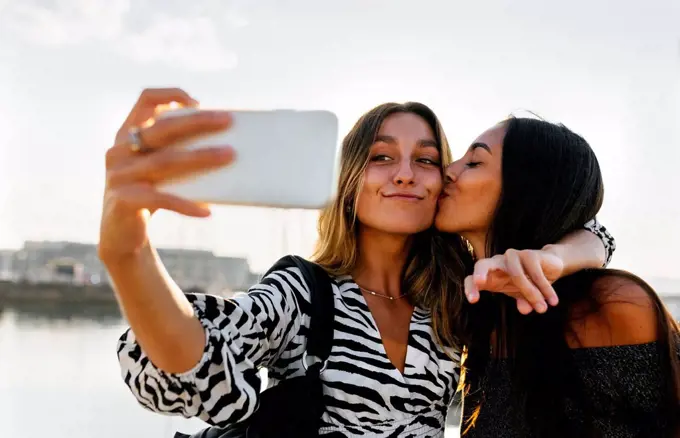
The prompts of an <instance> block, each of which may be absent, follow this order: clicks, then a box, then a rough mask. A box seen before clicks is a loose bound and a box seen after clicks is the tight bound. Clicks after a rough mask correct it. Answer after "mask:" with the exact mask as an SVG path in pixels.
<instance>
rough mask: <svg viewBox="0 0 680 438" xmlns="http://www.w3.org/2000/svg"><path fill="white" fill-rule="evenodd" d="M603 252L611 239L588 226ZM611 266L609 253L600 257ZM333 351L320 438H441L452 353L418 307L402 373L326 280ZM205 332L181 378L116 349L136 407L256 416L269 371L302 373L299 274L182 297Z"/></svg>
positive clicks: (337, 286)
mask: <svg viewBox="0 0 680 438" xmlns="http://www.w3.org/2000/svg"><path fill="white" fill-rule="evenodd" d="M594 227H595V228H596V231H597V233H596V234H598V235H599V236H605V238H604V239H603V241H605V245H606V246H607V248H608V251H609V252H611V251H612V250H613V245H609V244H608V243H607V242H609V241H613V239H611V237H610V236H609V234H608V233H607V232H606V230H604V228H603V227H601V226H599V225H598V224H595V225H594ZM607 258H608V259H609V255H608V256H607ZM332 289H333V294H334V299H335V330H334V344H333V347H332V350H331V354H330V357H329V359H328V363H327V368H326V370H325V371H324V372H323V373H322V376H321V377H322V380H323V382H324V386H325V387H324V392H325V401H326V411H325V413H324V415H323V418H322V427H321V429H320V434H321V435H328V436H332V437H356V436H371V437H388V436H390V437H392V436H409V437H442V436H443V434H444V428H445V422H446V413H447V410H448V406H449V404H450V403H451V401H452V400H453V396H454V393H455V390H456V386H457V384H458V376H459V362H460V360H459V359H460V358H459V354H458V351H454V350H453V349H448V350H447V351H445V350H444V349H442V348H441V347H440V346H438V345H437V343H436V342H435V338H434V333H433V331H432V328H431V318H430V314H429V313H428V312H426V311H425V310H423V309H419V308H416V309H414V311H413V315H412V318H411V323H410V331H409V340H408V349H407V353H406V365H405V368H404V372H403V374H402V373H401V372H399V371H398V370H397V369H396V368H395V367H394V366H393V365H392V363H391V362H390V360H389V359H388V357H387V354H386V352H385V349H384V347H383V344H382V341H381V338H380V333H379V332H378V329H377V326H376V323H375V321H374V320H373V317H372V315H371V312H370V311H369V308H368V306H367V304H366V301H365V300H364V298H363V295H362V293H361V291H360V289H359V288H358V286H357V285H356V283H354V281H353V280H352V279H351V278H350V277H338V278H335V279H333V285H332ZM187 296H188V298H189V301H190V302H191V303H192V305H193V307H194V309H195V313H196V316H197V318H198V319H199V321H201V323H202V324H203V326H204V327H205V333H206V339H207V342H206V346H205V351H204V354H203V357H202V358H201V360H200V362H199V363H198V364H197V365H196V366H195V367H194V368H193V369H192V370H189V371H187V372H185V373H182V374H169V373H165V372H163V371H161V370H159V369H157V368H156V367H154V365H153V364H152V363H151V361H150V360H149V359H148V358H147V357H146V355H145V354H144V352H143V351H142V350H141V348H140V347H139V345H138V344H137V343H136V341H135V337H134V334H133V333H132V331H131V330H128V331H126V332H125V333H124V334H123V336H122V337H121V338H120V341H119V344H118V357H119V361H120V366H121V370H122V376H123V378H124V380H125V383H126V384H127V385H128V387H129V388H130V390H131V391H132V393H133V394H134V396H135V397H136V398H137V400H138V401H139V403H140V404H142V405H143V406H145V407H146V408H148V409H150V410H152V411H155V412H161V413H167V414H176V415H182V416H185V417H198V418H201V419H203V420H204V421H206V422H208V423H210V424H213V425H220V426H226V425H228V424H233V423H235V422H238V421H240V420H244V419H246V418H248V417H249V416H250V415H251V414H252V413H253V412H254V410H255V409H256V407H257V401H258V398H259V393H260V389H261V381H260V377H259V374H258V373H257V370H259V369H260V368H263V367H264V368H267V369H268V372H269V386H273V385H276V384H277V382H279V381H281V380H283V379H287V378H290V377H295V376H300V375H303V374H304V368H303V366H302V353H303V351H304V346H305V334H306V330H308V328H309V321H310V318H309V315H308V313H307V308H308V305H309V297H310V295H309V289H308V287H307V284H306V283H305V281H304V279H303V277H302V275H301V273H300V271H299V270H298V269H297V268H288V269H286V270H280V271H275V272H272V273H271V274H269V275H268V276H266V277H265V278H263V279H262V281H261V282H260V284H257V285H255V286H253V287H252V288H251V289H250V290H249V292H248V293H247V294H242V295H240V296H237V297H234V298H232V299H223V298H220V297H216V296H210V295H201V294H188V295H187Z"/></svg>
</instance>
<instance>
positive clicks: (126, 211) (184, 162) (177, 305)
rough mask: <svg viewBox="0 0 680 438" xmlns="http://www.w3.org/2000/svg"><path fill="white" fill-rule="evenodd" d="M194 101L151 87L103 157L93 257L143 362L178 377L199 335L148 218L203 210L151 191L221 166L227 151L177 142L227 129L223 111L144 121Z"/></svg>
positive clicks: (192, 357)
mask: <svg viewBox="0 0 680 438" xmlns="http://www.w3.org/2000/svg"><path fill="white" fill-rule="evenodd" d="M170 102H179V103H180V104H183V105H192V104H194V103H195V101H194V100H193V99H192V98H191V97H190V96H189V95H188V94H186V93H185V92H183V91H182V90H178V89H150V90H145V91H144V92H142V94H141V95H140V97H139V99H138V101H137V103H136V104H135V106H134V107H133V108H132V110H131V111H130V114H129V115H128V117H127V119H126V120H125V122H124V123H123V125H122V126H121V128H120V130H119V131H118V134H117V136H116V141H115V144H114V146H112V147H111V148H110V149H109V150H108V151H107V153H106V185H105V189H104V204H103V209H102V218H101V225H100V236H99V256H100V258H101V260H102V262H103V263H104V265H105V266H106V268H107V270H108V272H109V274H110V276H111V279H112V282H113V285H114V289H115V292H116V297H117V298H118V302H119V304H120V305H121V308H122V310H123V313H124V314H125V316H127V318H128V321H129V322H130V325H131V327H132V329H133V330H134V332H135V333H136V335H137V337H138V339H139V342H140V345H142V347H143V348H144V350H145V351H146V352H147V354H148V355H149V358H150V359H151V360H152V361H153V362H154V363H155V364H156V365H157V366H159V367H160V368H161V369H163V370H165V371H168V372H182V371H186V370H188V369H190V368H192V367H193V366H194V365H195V364H196V363H197V362H198V360H199V358H200V355H201V351H202V350H203V345H204V344H205V337H204V336H205V335H204V333H203V329H202V327H201V325H200V323H199V322H198V321H197V320H196V318H195V317H194V315H193V311H192V308H191V306H190V305H189V302H188V301H187V299H186V298H185V297H184V295H183V294H182V292H181V291H180V289H179V287H177V285H176V284H175V282H174V281H173V280H172V279H171V278H170V276H169V275H168V273H167V272H166V270H165V268H164V267H163V265H162V263H161V262H160V260H159V258H158V256H157V254H156V252H155V251H154V250H153V248H152V247H151V244H150V243H149V237H148V230H147V228H148V222H149V216H150V212H154V211H156V210H158V209H165V210H170V211H175V212H177V213H180V214H183V215H186V216H193V217H205V216H208V215H210V211H209V210H208V209H207V208H205V207H204V206H201V205H198V204H196V203H194V202H191V201H188V200H186V199H182V198H179V197H176V196H172V195H168V194H165V193H162V192H160V191H158V190H157V189H156V185H157V184H159V183H162V182H164V181H167V180H169V179H174V178H180V177H186V176H190V175H192V174H195V173H197V172H203V171H208V170H211V169H215V168H218V167H221V166H224V165H226V164H228V163H229V162H231V161H232V159H233V151H232V150H231V149H229V148H224V147H222V148H220V147H215V148H211V149H203V150H201V151H188V150H183V149H178V148H172V147H168V146H170V145H172V144H174V143H176V142H177V141H181V140H184V139H187V138H189V137H193V136H196V135H199V134H203V133H206V132H211V131H215V130H218V129H225V128H226V127H227V126H228V125H229V120H230V119H229V116H228V114H225V113H223V112H210V111H204V112H199V113H196V114H193V115H190V116H185V117H178V118H176V119H173V120H169V119H168V120H162V121H159V122H157V123H149V122H148V121H149V120H151V119H152V117H153V116H154V114H155V112H156V109H157V107H158V105H164V104H168V103H170Z"/></svg>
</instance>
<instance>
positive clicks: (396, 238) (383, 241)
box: [352, 227, 411, 298]
mask: <svg viewBox="0 0 680 438" xmlns="http://www.w3.org/2000/svg"><path fill="white" fill-rule="evenodd" d="M358 245H359V257H358V260H357V264H356V267H355V268H354V271H353V272H352V277H353V278H354V281H355V282H356V283H357V284H358V285H359V286H360V287H361V288H364V289H367V290H370V291H373V292H376V293H379V294H381V295H387V296H390V297H394V298H397V297H399V296H400V295H401V293H402V292H401V273H402V271H403V269H404V265H405V264H406V257H407V256H408V251H409V249H410V246H411V239H410V236H405V235H395V234H388V233H385V232H382V231H377V230H375V229H372V228H368V227H361V229H360V230H359V236H358Z"/></svg>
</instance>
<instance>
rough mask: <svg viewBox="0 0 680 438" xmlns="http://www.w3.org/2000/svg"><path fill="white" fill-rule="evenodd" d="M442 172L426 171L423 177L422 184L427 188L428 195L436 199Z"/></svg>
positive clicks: (440, 185)
mask: <svg viewBox="0 0 680 438" xmlns="http://www.w3.org/2000/svg"><path fill="white" fill-rule="evenodd" d="M442 184H443V182H442V174H441V172H439V171H438V170H433V171H428V173H427V175H425V177H424V178H423V185H424V186H425V188H426V189H427V192H428V195H429V196H432V197H434V198H435V199H437V197H439V193H441V191H442Z"/></svg>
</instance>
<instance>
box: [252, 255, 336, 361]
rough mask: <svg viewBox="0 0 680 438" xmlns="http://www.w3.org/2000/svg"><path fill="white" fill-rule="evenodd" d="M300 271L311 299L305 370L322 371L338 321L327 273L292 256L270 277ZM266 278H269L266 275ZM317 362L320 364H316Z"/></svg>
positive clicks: (284, 258) (308, 262)
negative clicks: (290, 270)
mask: <svg viewBox="0 0 680 438" xmlns="http://www.w3.org/2000/svg"><path fill="white" fill-rule="evenodd" d="M291 267H297V268H298V269H300V272H301V273H302V276H303V278H304V279H305V282H306V283H307V286H308V287H309V295H310V304H311V305H310V319H311V320H310V323H309V332H308V334H307V348H306V351H305V353H306V357H305V358H303V361H304V363H305V366H307V367H309V368H310V369H311V368H312V366H313V365H317V364H318V366H317V367H315V368H317V369H323V367H324V366H325V362H326V359H328V356H329V355H330V353H331V347H332V346H333V321H334V319H335V304H334V299H333V287H332V284H331V279H330V277H329V276H328V273H327V272H326V270H325V269H323V268H322V267H321V266H319V265H317V264H316V263H313V262H310V261H308V260H305V259H304V258H302V257H299V256H294V255H289V256H285V257H283V258H281V259H279V261H277V262H276V263H275V264H274V266H272V267H271V268H270V269H269V271H268V272H267V274H268V273H269V272H272V271H276V270H281V269H286V268H291ZM265 275H266V274H265ZM312 358H316V359H317V361H313V359H312Z"/></svg>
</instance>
